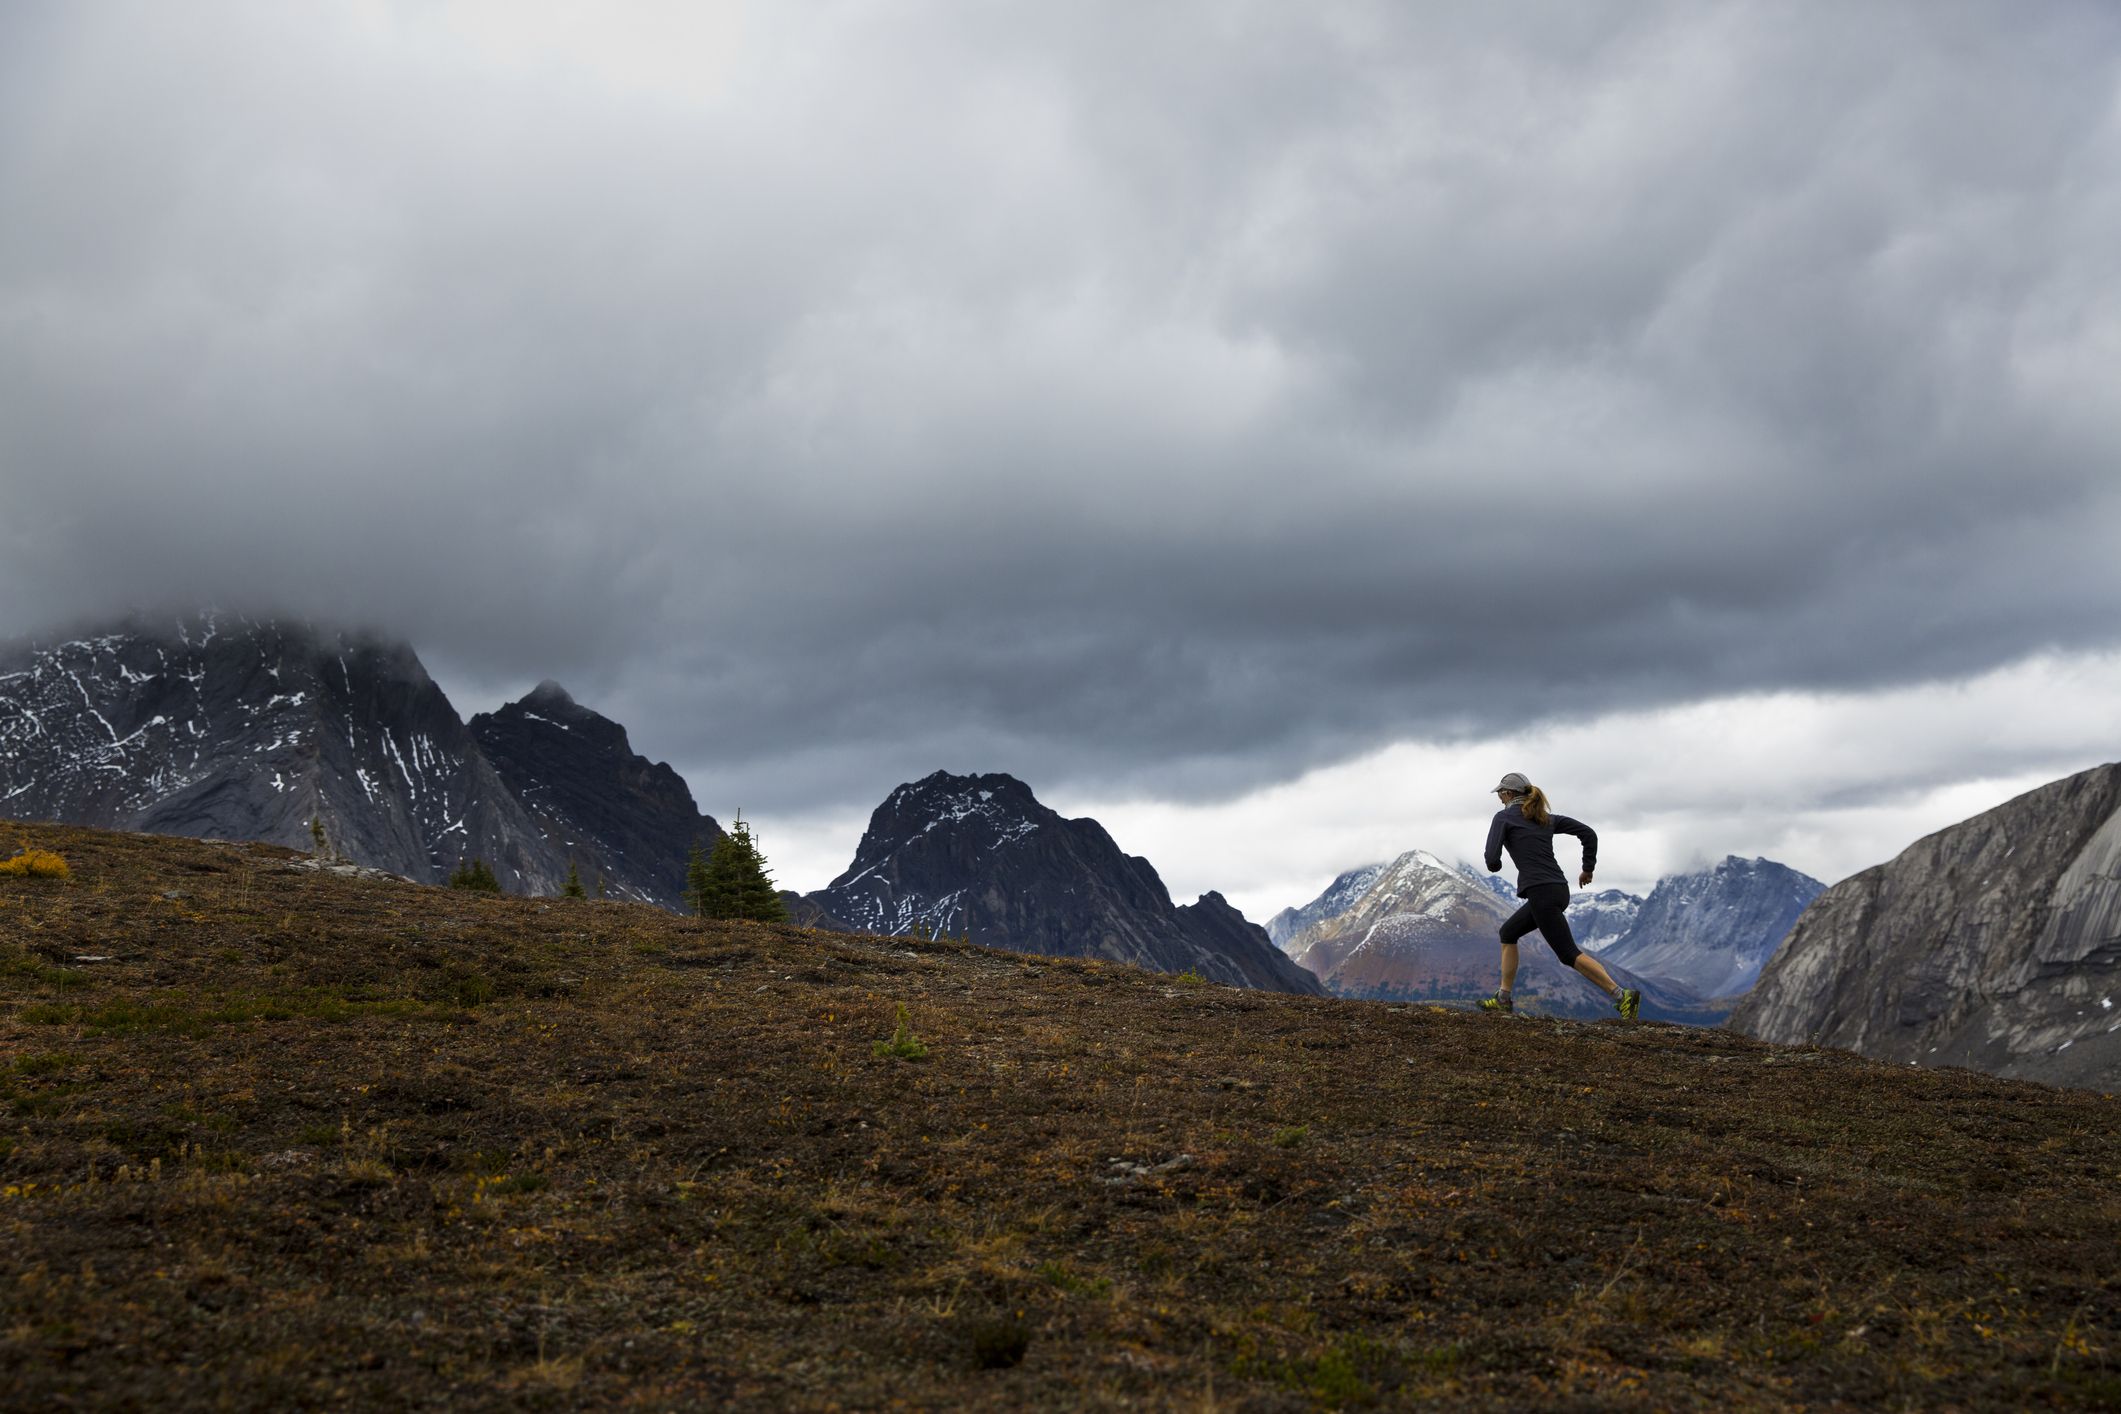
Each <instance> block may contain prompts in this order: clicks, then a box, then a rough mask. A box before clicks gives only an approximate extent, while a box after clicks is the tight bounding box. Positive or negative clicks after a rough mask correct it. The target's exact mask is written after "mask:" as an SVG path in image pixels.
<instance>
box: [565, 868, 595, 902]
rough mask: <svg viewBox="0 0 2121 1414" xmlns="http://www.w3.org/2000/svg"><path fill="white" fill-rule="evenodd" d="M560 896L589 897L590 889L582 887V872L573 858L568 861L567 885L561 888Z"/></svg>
mask: <svg viewBox="0 0 2121 1414" xmlns="http://www.w3.org/2000/svg"><path fill="white" fill-rule="evenodd" d="M560 896H561V897H563V898H588V897H589V891H588V890H587V889H584V888H583V887H582V876H581V873H580V872H579V871H578V870H576V868H575V864H574V861H573V860H572V859H570V860H568V861H567V886H566V887H565V888H563V889H561V890H560Z"/></svg>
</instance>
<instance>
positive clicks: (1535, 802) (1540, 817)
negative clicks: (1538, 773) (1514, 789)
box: [1517, 786, 1554, 825]
mask: <svg viewBox="0 0 2121 1414" xmlns="http://www.w3.org/2000/svg"><path fill="white" fill-rule="evenodd" d="M1517 804H1518V807H1519V808H1520V809H1522V810H1523V811H1524V818H1525V819H1527V820H1530V821H1531V822H1532V823H1533V824H1535V825H1545V824H1550V823H1552V821H1553V819H1554V812H1553V811H1552V810H1551V809H1549V808H1548V806H1547V793H1546V792H1545V791H1543V790H1541V789H1540V788H1539V787H1538V786H1533V787H1532V788H1531V789H1530V790H1528V791H1526V792H1525V796H1524V799H1523V800H1520V801H1519V802H1517Z"/></svg>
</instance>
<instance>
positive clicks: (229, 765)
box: [0, 614, 566, 893]
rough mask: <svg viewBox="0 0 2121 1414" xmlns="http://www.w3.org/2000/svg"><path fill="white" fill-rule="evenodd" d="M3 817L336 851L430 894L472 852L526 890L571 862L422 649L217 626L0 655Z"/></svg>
mask: <svg viewBox="0 0 2121 1414" xmlns="http://www.w3.org/2000/svg"><path fill="white" fill-rule="evenodd" d="M0 812H4V813H6V814H10V815H14V816H17V817H20V818H26V819H44V820H66V821H70V822H74V823H78V824H87V825H98V826H106V827H117V828H125V829H137V830H151V831H157V832H163V833H168V834H180V835H193V836H211V837H221V838H231V839H256V840H269V841H273V842H276V843H280V844H287V845H295V846H298V847H302V848H308V847H309V846H310V843H311V840H310V830H309V822H310V820H311V819H312V818H313V817H314V818H318V819H321V820H322V822H323V824H324V827H325V830H326V832H327V835H328V837H329V839H330V842H331V844H332V846H333V847H334V848H335V849H337V850H339V851H342V852H343V853H344V854H346V855H347V856H348V857H349V858H352V859H356V860H359V861H360V862H362V863H364V864H369V865H373V866H375V867H377V868H381V869H387V870H390V871H392V872H394V873H398V874H403V875H405V876H406V877H408V878H411V879H417V880H424V881H428V882H434V881H438V880H440V879H442V878H444V877H445V876H446V875H447V874H448V873H449V871H450V869H451V868H452V867H454V866H455V864H456V863H457V862H458V861H459V860H460V859H463V858H468V857H474V856H476V857H481V858H484V859H485V860H486V861H487V862H488V863H489V864H491V865H492V866H493V868H494V870H495V872H496V873H497V874H498V876H499V877H500V879H501V881H502V883H503V884H504V885H505V886H506V887H507V888H509V889H510V890H513V891H516V892H528V893H542V892H553V891H555V890H557V889H558V888H559V886H560V883H561V881H562V879H563V877H564V875H565V869H566V865H565V860H564V856H561V855H557V854H555V853H554V852H553V851H552V850H551V849H550V848H549V847H548V845H547V844H546V841H545V839H544V837H543V834H542V832H541V831H540V830H539V829H538V827H537V825H536V824H535V823H534V822H533V821H532V820H531V818H530V816H529V815H528V814H527V813H526V812H525V811H524V810H523V809H522V807H521V806H520V805H518V804H517V803H516V801H515V799H514V797H513V796H512V795H511V794H510V793H509V791H508V789H507V788H506V786H504V785H503V784H502V782H501V779H500V777H499V776H498V775H497V774H496V773H495V771H494V769H493V767H492V765H491V764H490V763H489V762H488V761H487V760H486V758H485V756H484V755H483V754H482V753H481V752H480V750H479V748H478V745H477V743H476V742H474V741H473V740H472V738H471V736H470V734H469V733H468V732H467V731H466V730H465V727H464V724H463V722H462V721H461V720H460V719H459V718H458V716H457V714H456V711H455V709H454V708H452V707H451V706H450V704H449V700H448V698H447V697H445V696H444V695H443V693H442V690H441V688H439V687H437V686H436V685H435V683H434V680H433V679H432V678H430V677H429V676H428V675H427V670H426V669H425V668H424V667H423V666H421V664H420V660H419V658H418V657H417V656H416V655H415V654H414V653H413V651H412V649H410V648H409V647H407V646H406V645H404V644H402V643H396V642H392V641H389V640H385V639H380V638H376V637H373V636H370V635H365V634H354V633H346V632H338V631H325V630H319V629H315V628H310V627H307V626H301V625H288V624H279V623H270V622H259V621H254V620H249V619H242V618H231V617H225V616H219V615H213V614H202V615H196V616H192V617H189V618H185V619H180V620H175V621H170V622H166V623H146V622H139V623H134V624H129V625H127V626H125V627H124V628H122V629H119V630H116V631H112V632H108V633H103V634H98V635H96V636H94V637H91V638H81V639H70V640H67V641H64V642H58V643H51V644H36V643H31V644H25V645H18V646H16V647H14V648H12V649H9V650H5V651H0Z"/></svg>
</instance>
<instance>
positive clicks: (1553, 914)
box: [1530, 886, 1620, 997]
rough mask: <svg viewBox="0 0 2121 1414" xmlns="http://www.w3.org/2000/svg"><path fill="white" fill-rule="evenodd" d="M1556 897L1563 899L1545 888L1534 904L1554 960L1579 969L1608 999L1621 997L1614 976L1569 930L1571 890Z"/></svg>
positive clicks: (1563, 889)
mask: <svg viewBox="0 0 2121 1414" xmlns="http://www.w3.org/2000/svg"><path fill="white" fill-rule="evenodd" d="M1554 894H1558V895H1560V897H1558V898H1556V897H1554V896H1552V895H1550V894H1548V893H1547V890H1546V887H1545V886H1542V887H1541V888H1540V889H1539V890H1538V896H1537V897H1535V898H1534V899H1532V900H1530V904H1531V907H1532V908H1533V910H1534V912H1535V915H1536V916H1537V918H1538V920H1539V936H1540V937H1542V938H1545V939H1546V940H1547V946H1548V947H1550V948H1552V949H1553V950H1554V956H1555V957H1557V958H1559V959H1560V960H1561V965H1562V966H1563V967H1568V968H1573V969H1575V971H1576V972H1577V974H1578V975H1580V976H1582V977H1584V978H1585V979H1587V980H1589V981H1591V982H1593V983H1596V984H1597V985H1598V986H1599V987H1600V988H1602V989H1603V990H1604V992H1605V994H1606V995H1607V996H1609V997H1617V996H1619V995H1620V987H1619V985H1618V984H1617V983H1615V982H1614V981H1613V977H1612V974H1611V973H1609V972H1607V971H1606V970H1605V968H1604V967H1603V966H1601V965H1600V964H1599V961H1598V959H1597V958H1595V957H1592V956H1591V955H1590V954H1589V953H1587V952H1584V951H1583V950H1581V949H1580V948H1578V947H1577V946H1576V935H1575V933H1573V932H1572V931H1570V929H1569V915H1568V914H1567V913H1566V912H1564V910H1565V909H1567V907H1568V905H1569V891H1568V889H1567V887H1566V886H1562V887H1557V888H1555V889H1554Z"/></svg>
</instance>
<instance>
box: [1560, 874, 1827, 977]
mask: <svg viewBox="0 0 2121 1414" xmlns="http://www.w3.org/2000/svg"><path fill="white" fill-rule="evenodd" d="M1825 888H1826V885H1824V884H1822V883H1820V882H1819V881H1818V880H1817V879H1814V878H1812V877H1811V876H1810V875H1809V874H1800V873H1798V872H1797V871H1796V870H1795V869H1792V868H1790V867H1789V866H1788V865H1786V864H1777V863H1776V862H1775V861H1774V860H1772V859H1740V858H1738V857H1737V856H1736V855H1731V856H1729V857H1728V858H1726V859H1724V861H1723V862H1722V863H1720V864H1717V865H1715V866H1714V867H1712V868H1708V869H1703V870H1700V871H1698V872H1695V873H1691V874H1674V875H1671V876H1669V877H1667V878H1664V879H1661V880H1659V881H1658V884H1657V887H1656V888H1655V889H1652V890H1651V891H1650V896H1649V897H1648V898H1647V899H1645V900H1643V902H1642V906H1641V908H1640V909H1639V910H1638V911H1637V913H1636V916H1635V920H1634V922H1633V924H1632V925H1631V926H1630V927H1629V928H1628V930H1627V932H1626V933H1625V934H1623V935H1622V936H1621V937H1620V938H1619V939H1618V940H1616V941H1615V942H1614V943H1613V944H1612V946H1611V947H1610V948H1609V949H1608V950H1607V951H1605V952H1604V953H1603V954H1601V958H1602V960H1603V961H1604V962H1605V963H1606V964H1607V965H1609V966H1610V965H1611V964H1613V963H1616V962H1617V963H1619V964H1620V965H1621V966H1623V967H1626V968H1628V969H1629V970H1631V971H1634V972H1637V973H1640V974H1642V975H1644V976H1648V977H1657V978H1663V979H1665V980H1668V981H1671V982H1676V983H1678V984H1679V985H1680V986H1683V987H1685V988H1686V989H1688V990H1689V991H1691V992H1693V993H1694V994H1695V995H1697V996H1699V997H1702V998H1704V999H1715V998H1719V997H1735V996H1736V995H1738V994H1739V993H1741V992H1743V991H1745V990H1746V989H1747V988H1748V987H1750V986H1752V985H1753V979H1755V978H1756V977H1758V976H1759V975H1760V969H1761V968H1762V967H1764V966H1765V965H1766V964H1767V960H1768V959H1769V958H1770V957H1772V956H1774V954H1775V949H1776V948H1778V947H1780V946H1781V944H1782V940H1783V939H1784V938H1785V937H1787V936H1788V935H1789V931H1790V928H1791V926H1792V925H1794V924H1795V923H1796V921H1797V919H1798V916H1799V915H1801V914H1802V913H1803V912H1804V910H1805V909H1806V907H1808V906H1809V905H1810V904H1811V902H1812V900H1813V899H1815V898H1817V897H1819V895H1820V893H1821V892H1822V891H1823V890H1824V889H1825Z"/></svg>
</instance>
